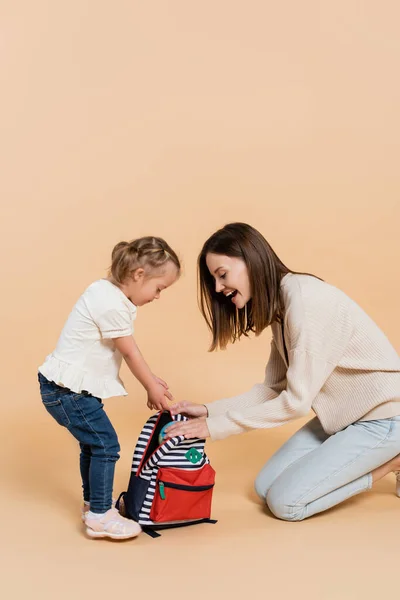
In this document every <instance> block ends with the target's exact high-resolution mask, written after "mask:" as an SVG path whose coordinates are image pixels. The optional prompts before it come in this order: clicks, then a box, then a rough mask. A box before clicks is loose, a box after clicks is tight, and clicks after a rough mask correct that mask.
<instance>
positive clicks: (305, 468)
mask: <svg viewBox="0 0 400 600" xmlns="http://www.w3.org/2000/svg"><path fill="white" fill-rule="evenodd" d="M398 454H400V416H399V417H392V418H391V419H380V420H376V421H357V422H356V423H353V424H352V425H349V426H348V427H346V428H345V429H343V430H342V431H339V432H338V433H335V434H334V435H328V434H327V433H325V431H324V430H323V428H322V425H321V423H320V421H319V419H318V418H317V417H316V418H314V419H312V420H311V421H309V422H308V423H307V424H306V425H305V426H304V427H302V428H301V429H300V430H299V431H298V432H297V433H295V434H294V435H293V436H292V437H291V438H290V439H289V440H288V441H287V442H286V443H285V444H284V445H283V446H282V447H281V448H280V449H279V450H278V451H277V452H276V453H275V454H274V455H273V456H272V457H271V458H270V460H269V461H268V462H267V463H266V465H265V466H264V467H263V469H262V470H261V472H260V473H259V475H258V477H257V479H256V482H255V488H256V492H257V493H258V495H259V496H260V498H261V499H262V500H264V502H266V504H267V505H268V507H269V509H270V510H271V512H272V513H273V514H274V515H275V516H276V517H278V518H279V519H284V520H286V521H301V520H303V519H306V518H307V517H311V516H312V515H315V514H317V513H319V512H322V511H324V510H327V509H328V508H331V507H332V506H335V505H336V504H339V503H340V502H343V501H344V500H346V499H347V498H350V497H351V496H355V495H356V494H359V493H360V492H364V491H366V490H368V489H370V488H371V486H372V475H371V471H373V470H374V469H376V468H377V467H380V466H381V465H383V464H385V463H386V462H388V461H389V460H391V459H392V458H394V457H395V456H397V455H398Z"/></svg>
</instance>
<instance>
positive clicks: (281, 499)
mask: <svg viewBox="0 0 400 600" xmlns="http://www.w3.org/2000/svg"><path fill="white" fill-rule="evenodd" d="M266 503H267V506H268V508H269V510H270V511H271V512H272V514H273V515H274V516H275V517H276V518H277V519H281V520H282V521H302V520H303V519H304V518H305V512H304V507H299V506H296V505H295V504H294V503H292V502H291V501H290V499H289V498H288V496H287V492H286V494H285V493H284V492H283V490H282V489H280V486H279V485H276V486H274V485H273V486H272V487H271V488H270V490H269V491H268V493H267V496H266Z"/></svg>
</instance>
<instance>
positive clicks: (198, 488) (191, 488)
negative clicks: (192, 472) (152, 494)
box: [158, 481, 214, 500]
mask: <svg viewBox="0 0 400 600" xmlns="http://www.w3.org/2000/svg"><path fill="white" fill-rule="evenodd" d="M158 487H159V490H160V498H161V500H165V499H166V496H165V488H172V489H174V490H183V491H186V492H206V491H207V490H211V488H213V487H214V484H213V483H212V484H211V485H181V484H180V483H169V482H168V481H159V482H158Z"/></svg>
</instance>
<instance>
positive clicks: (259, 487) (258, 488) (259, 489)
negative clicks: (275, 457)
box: [254, 473, 268, 502]
mask: <svg viewBox="0 0 400 600" xmlns="http://www.w3.org/2000/svg"><path fill="white" fill-rule="evenodd" d="M254 489H255V492H256V494H257V496H258V497H259V498H260V499H261V500H263V501H264V502H265V498H266V496H267V492H268V488H267V487H266V483H265V480H264V478H263V477H262V474H261V473H260V474H259V475H258V476H257V477H256V480H255V482H254Z"/></svg>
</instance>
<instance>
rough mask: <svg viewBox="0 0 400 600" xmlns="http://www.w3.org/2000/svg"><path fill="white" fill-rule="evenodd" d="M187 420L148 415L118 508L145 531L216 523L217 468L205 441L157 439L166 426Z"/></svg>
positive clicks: (176, 438)
mask: <svg viewBox="0 0 400 600" xmlns="http://www.w3.org/2000/svg"><path fill="white" fill-rule="evenodd" d="M186 420H187V418H186V417H184V416H182V415H176V416H172V415H171V414H170V413H169V412H160V413H158V414H156V415H153V416H152V417H150V418H149V419H148V421H147V422H146V423H145V425H144V427H143V429H142V431H141V433H140V435H139V438H138V441H137V444H136V448H135V452H134V454H133V461H132V471H131V477H130V480H129V486H128V490H127V491H126V492H123V493H122V494H121V495H120V497H119V499H118V504H117V508H119V509H120V511H121V513H122V514H124V515H125V516H126V517H128V518H130V519H133V520H135V521H137V522H138V523H140V525H141V526H142V527H143V529H144V530H156V529H164V528H167V527H176V526H180V525H191V524H194V523H199V522H205V521H208V522H212V521H211V520H210V514H211V502H212V493H213V488H214V483H215V471H214V469H213V468H212V467H211V465H210V461H209V459H208V457H207V455H206V454H205V452H204V445H205V440H198V439H194V440H186V439H185V438H184V437H183V436H179V437H174V438H171V439H168V440H166V441H165V442H163V443H162V444H161V445H159V443H158V436H159V433H160V431H161V429H162V427H164V425H166V424H167V423H169V422H170V421H186Z"/></svg>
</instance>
